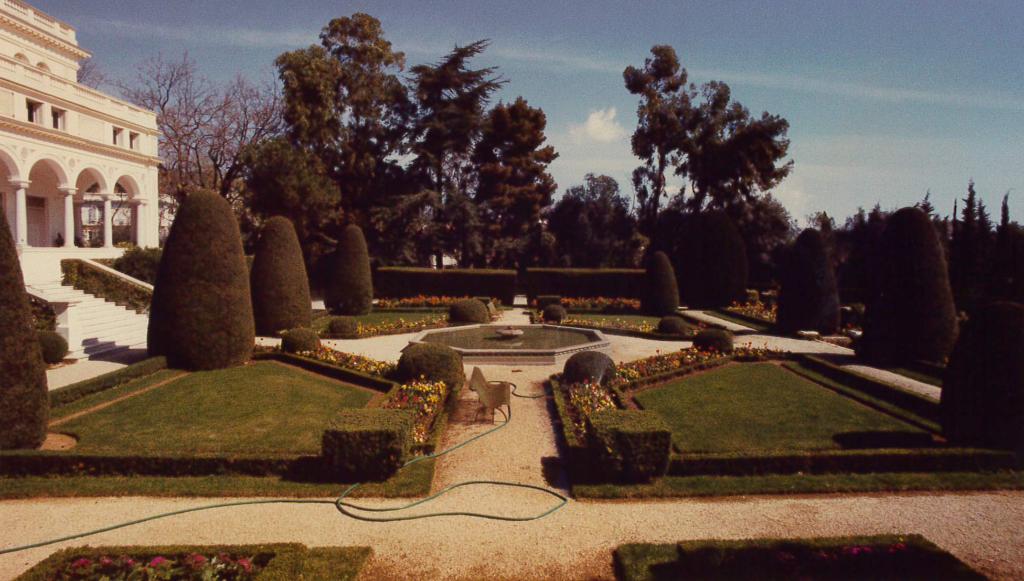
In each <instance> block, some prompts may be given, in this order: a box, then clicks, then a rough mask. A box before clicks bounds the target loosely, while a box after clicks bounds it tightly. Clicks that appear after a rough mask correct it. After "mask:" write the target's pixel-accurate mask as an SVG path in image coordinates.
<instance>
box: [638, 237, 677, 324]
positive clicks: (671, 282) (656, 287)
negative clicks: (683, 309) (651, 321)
mask: <svg viewBox="0 0 1024 581" xmlns="http://www.w3.org/2000/svg"><path fill="white" fill-rule="evenodd" d="M678 310H679V285H678V283H677V282H676V271H675V270H674V269H673V268H672V262H671V261H670V260H669V259H668V255H667V254H665V253H664V252H662V251H660V250H659V251H657V252H655V253H654V254H653V255H652V256H651V259H650V262H649V264H648V265H647V295H646V296H645V297H644V311H646V312H647V313H648V314H650V315H654V316H657V317H660V316H663V315H668V314H671V313H674V312H676V311H678Z"/></svg>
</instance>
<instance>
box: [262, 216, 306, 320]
mask: <svg viewBox="0 0 1024 581" xmlns="http://www.w3.org/2000/svg"><path fill="white" fill-rule="evenodd" d="M249 280H250V287H251V288H252V310H253V316H254V319H255V321H256V333H258V334H260V335H276V334H277V333H279V332H280V331H284V330H286V329H295V328H298V327H309V326H310V324H311V323H312V309H311V303H310V298H309V277H308V276H307V275H306V266H305V263H304V262H303V259H302V248H301V247H300V246H299V237H298V236H297V235H296V233H295V227H294V226H292V223H291V220H289V219H288V218H285V217H283V216H274V217H273V218H271V219H269V220H267V221H266V223H264V224H263V233H262V235H261V236H260V240H259V242H258V243H257V245H256V252H255V258H254V259H253V262H252V272H251V273H250V278H249Z"/></svg>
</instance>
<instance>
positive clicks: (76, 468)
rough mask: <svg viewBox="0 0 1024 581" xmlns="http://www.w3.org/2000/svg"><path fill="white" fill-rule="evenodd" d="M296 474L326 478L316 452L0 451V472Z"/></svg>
mask: <svg viewBox="0 0 1024 581" xmlns="http://www.w3.org/2000/svg"><path fill="white" fill-rule="evenodd" d="M223 474H233V475H242V476H294V475H298V474H304V475H307V477H309V476H316V477H318V478H323V477H324V476H325V473H324V470H323V462H322V461H321V460H320V458H319V457H317V456H306V457H297V456H292V457H263V456H245V457H241V456H235V457H227V456H201V457H200V456H194V455H192V456H189V455H166V456H142V455H134V454H130V455H124V456H112V455H99V454H75V453H73V452H72V453H67V452H40V451H38V450H24V451H11V452H5V453H3V454H0V476H14V477H22V476H216V475H223Z"/></svg>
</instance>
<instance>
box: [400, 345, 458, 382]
mask: <svg viewBox="0 0 1024 581" xmlns="http://www.w3.org/2000/svg"><path fill="white" fill-rule="evenodd" d="M395 375H396V376H397V378H398V380H399V381H411V380H413V379H419V378H420V377H425V378H427V379H429V380H433V381H443V382H445V385H447V386H448V391H449V393H453V392H454V391H455V390H458V389H461V388H462V385H463V384H464V383H466V373H465V371H464V370H463V368H462V355H461V354H460V353H459V352H458V351H456V350H454V349H452V348H451V347H447V346H445V345H438V344H436V343H414V344H412V345H409V346H408V347H406V348H405V349H404V350H403V351H402V356H401V357H400V358H399V359H398V368H397V369H396V370H395Z"/></svg>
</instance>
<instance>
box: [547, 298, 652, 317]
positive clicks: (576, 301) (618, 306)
mask: <svg viewBox="0 0 1024 581" xmlns="http://www.w3.org/2000/svg"><path fill="white" fill-rule="evenodd" d="M561 302H562V306H563V307H565V308H566V309H567V310H569V311H593V312H602V313H639V312H640V309H641V306H640V301H639V300H638V299H631V298H629V297H562V299H561ZM533 303H534V305H535V306H536V303H537V301H533Z"/></svg>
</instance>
